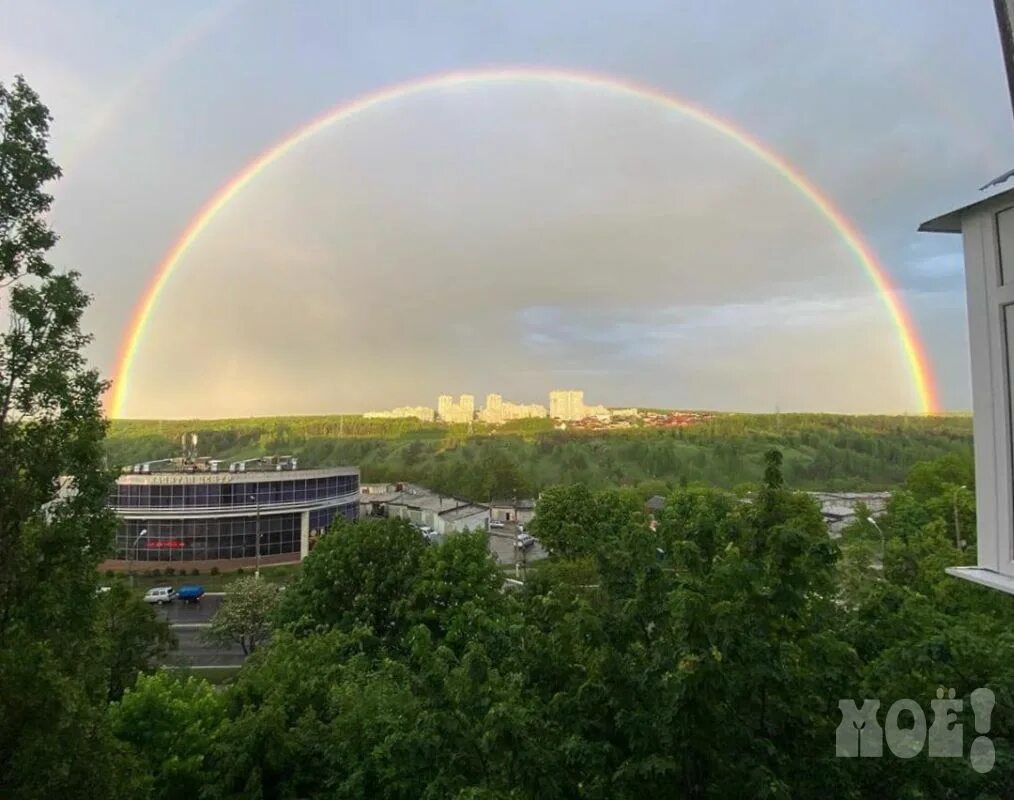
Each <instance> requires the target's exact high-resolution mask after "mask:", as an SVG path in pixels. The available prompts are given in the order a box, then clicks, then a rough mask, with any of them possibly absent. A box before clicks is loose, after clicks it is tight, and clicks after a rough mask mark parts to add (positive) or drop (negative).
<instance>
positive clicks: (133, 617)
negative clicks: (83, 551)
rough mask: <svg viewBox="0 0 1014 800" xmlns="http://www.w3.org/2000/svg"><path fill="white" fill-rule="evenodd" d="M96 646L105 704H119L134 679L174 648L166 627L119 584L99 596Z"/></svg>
mask: <svg viewBox="0 0 1014 800" xmlns="http://www.w3.org/2000/svg"><path fill="white" fill-rule="evenodd" d="M96 629H97V630H96V643H97V644H98V646H99V647H101V658H100V662H99V663H100V664H101V665H102V666H103V667H104V669H105V672H106V683H107V686H108V689H107V691H106V696H107V698H108V699H109V700H111V701H112V700H119V699H120V698H121V697H122V696H123V693H124V691H126V690H127V689H129V688H130V687H131V686H133V685H134V681H135V680H136V679H137V677H138V675H139V674H141V673H144V672H150V671H151V670H153V669H154V668H155V667H156V666H157V665H158V664H159V662H160V661H161V660H162V659H163V658H164V657H165V656H166V654H167V653H168V652H169V650H170V649H172V647H173V646H174V645H175V637H174V636H173V634H172V631H171V630H170V629H169V625H168V623H167V622H166V621H165V620H164V619H163V618H162V617H160V616H158V615H156V614H155V612H154V610H153V609H152V607H151V606H150V605H148V604H147V603H145V602H143V601H142V600H141V599H140V598H138V597H137V596H136V595H135V594H134V593H133V592H132V591H131V590H130V589H128V588H127V587H126V586H125V585H124V584H123V583H121V582H119V581H116V582H114V583H113V585H112V586H110V587H109V590H108V591H107V592H104V593H103V594H101V595H100V600H99V608H98V614H97V618H96Z"/></svg>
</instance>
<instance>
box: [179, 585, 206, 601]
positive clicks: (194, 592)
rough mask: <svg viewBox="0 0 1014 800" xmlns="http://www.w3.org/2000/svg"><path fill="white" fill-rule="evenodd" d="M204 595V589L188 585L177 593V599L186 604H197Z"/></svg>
mask: <svg viewBox="0 0 1014 800" xmlns="http://www.w3.org/2000/svg"><path fill="white" fill-rule="evenodd" d="M203 594H204V587H203V586H198V585H197V584H196V583H188V584H186V585H185V586H181V587H180V588H179V591H177V592H176V597H178V598H179V599H180V600H182V601H183V602H184V603H196V602H197V601H198V600H200V599H201V596H202V595H203Z"/></svg>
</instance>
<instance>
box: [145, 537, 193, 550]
mask: <svg viewBox="0 0 1014 800" xmlns="http://www.w3.org/2000/svg"><path fill="white" fill-rule="evenodd" d="M147 541H148V545H147V546H148V548H149V549H150V550H182V549H183V548H184V547H186V543H185V542H184V541H183V540H182V539H148V540H147Z"/></svg>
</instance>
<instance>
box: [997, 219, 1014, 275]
mask: <svg viewBox="0 0 1014 800" xmlns="http://www.w3.org/2000/svg"><path fill="white" fill-rule="evenodd" d="M996 237H997V243H998V245H999V247H1000V283H1001V285H1006V284H1007V274H1008V273H1010V274H1011V275H1014V208H1005V209H1004V210H1003V211H1000V212H998V213H997V215H996ZM1008 257H1010V259H1011V268H1010V269H1007V258H1008Z"/></svg>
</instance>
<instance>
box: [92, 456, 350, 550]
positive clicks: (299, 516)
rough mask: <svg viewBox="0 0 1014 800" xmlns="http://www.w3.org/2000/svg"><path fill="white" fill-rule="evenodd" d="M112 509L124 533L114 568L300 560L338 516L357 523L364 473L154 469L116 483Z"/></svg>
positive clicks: (278, 465)
mask: <svg viewBox="0 0 1014 800" xmlns="http://www.w3.org/2000/svg"><path fill="white" fill-rule="evenodd" d="M109 506H110V508H111V509H112V510H113V512H114V513H115V514H116V516H117V517H118V519H119V528H118V530H117V534H116V555H115V558H114V560H113V561H112V562H107V564H106V566H107V567H112V568H115V567H117V566H122V565H125V564H126V565H130V564H131V563H133V562H144V563H147V562H158V564H157V566H160V567H164V566H169V565H184V564H185V565H187V566H200V565H201V563H207V564H213V563H214V562H221V561H230V562H234V561H243V560H253V559H256V560H258V561H261V562H262V563H283V562H289V561H298V560H300V559H302V558H305V557H306V555H307V554H308V553H309V551H310V547H311V542H312V541H314V540H315V539H316V538H317V537H318V536H320V535H322V534H323V533H324V532H325V531H327V529H328V528H329V527H330V525H331V523H332V522H333V521H334V519H335V518H336V517H343V518H345V519H348V520H354V519H355V518H356V517H357V516H358V514H359V469H358V468H357V467H329V468H326V469H299V468H298V464H297V460H296V459H295V458H292V457H289V456H276V457H268V458H259V459H249V460H246V461H235V462H232V463H228V462H224V461H220V460H215V459H208V458H199V459H184V458H179V459H163V460H160V461H148V462H144V463H141V464H135V465H134V466H132V467H129V468H127V469H126V470H124V472H123V474H122V475H120V476H119V477H118V478H117V480H116V487H115V489H114V490H113V492H112V494H111V495H110V498H109ZM139 565H140V564H139Z"/></svg>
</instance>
